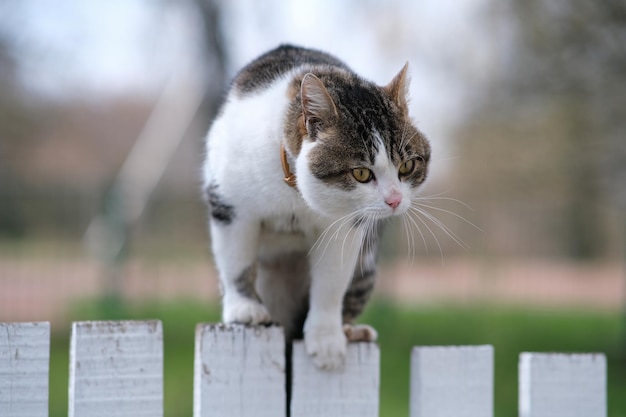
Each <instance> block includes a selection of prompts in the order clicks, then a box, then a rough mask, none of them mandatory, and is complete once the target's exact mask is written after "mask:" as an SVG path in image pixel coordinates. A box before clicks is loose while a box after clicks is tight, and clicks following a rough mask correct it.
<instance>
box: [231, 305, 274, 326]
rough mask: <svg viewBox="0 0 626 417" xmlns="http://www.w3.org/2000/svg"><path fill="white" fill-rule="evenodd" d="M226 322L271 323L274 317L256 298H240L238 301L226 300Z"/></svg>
mask: <svg viewBox="0 0 626 417" xmlns="http://www.w3.org/2000/svg"><path fill="white" fill-rule="evenodd" d="M222 317H223V320H224V323H241V324H251V325H255V324H261V323H271V321H272V318H271V317H270V313H268V311H267V309H266V308H265V306H264V305H263V304H261V303H259V302H258V301H256V300H251V299H248V298H240V299H238V300H236V301H229V302H226V301H224V307H223V309H222Z"/></svg>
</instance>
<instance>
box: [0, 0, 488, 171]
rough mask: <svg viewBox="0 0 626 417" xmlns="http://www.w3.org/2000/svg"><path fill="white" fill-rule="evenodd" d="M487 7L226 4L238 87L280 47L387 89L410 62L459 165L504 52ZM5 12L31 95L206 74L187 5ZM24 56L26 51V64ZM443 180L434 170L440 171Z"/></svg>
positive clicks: (28, 1)
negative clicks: (464, 139)
mask: <svg viewBox="0 0 626 417" xmlns="http://www.w3.org/2000/svg"><path fill="white" fill-rule="evenodd" d="M488 2H489V0H465V1H463V2H457V1H453V0H444V1H438V0H426V1H420V2H415V1H410V0H388V1H384V2H383V1H373V0H368V1H356V0H346V1H341V2H332V1H328V0H317V1H316V0H300V1H297V2H296V1H285V0H266V1H264V2H258V1H255V0H231V1H228V2H222V7H223V12H224V20H223V23H222V24H223V28H222V29H223V33H224V36H225V40H226V42H227V45H228V52H229V56H230V57H231V59H232V62H231V63H230V65H229V67H228V71H229V73H230V75H231V76H232V75H233V74H234V73H235V72H236V71H237V70H238V69H239V68H240V67H241V66H243V65H245V63H246V62H248V61H250V60H252V59H253V58H255V57H256V56H258V55H259V54H261V53H263V52H265V51H266V50H268V49H271V48H273V47H275V46H276V45H278V44H280V43H285V42H289V43H296V44H300V45H303V46H309V47H315V48H318V49H322V50H326V51H328V52H330V53H333V54H335V55H336V56H338V57H339V58H341V59H342V60H344V61H345V62H346V63H347V64H348V65H349V66H350V67H352V68H353V69H354V70H355V71H356V72H357V73H359V74H361V75H363V76H365V77H366V78H369V79H371V80H373V81H375V82H377V83H378V84H386V83H388V82H389V81H390V80H391V79H392V78H393V76H394V75H395V74H396V73H397V72H398V71H399V70H400V68H402V66H403V65H404V63H405V62H407V61H408V62H409V69H410V76H411V88H410V97H411V101H410V103H411V114H412V115H413V118H414V119H415V121H416V122H417V123H418V126H419V127H420V128H421V129H422V130H423V131H424V132H425V133H426V135H427V136H429V137H430V138H431V141H433V142H435V143H440V146H436V145H435V146H434V148H435V150H437V148H439V149H440V150H441V151H443V152H440V154H439V160H440V161H443V162H444V163H443V165H445V161H446V160H449V159H451V158H454V157H455V156H454V154H453V149H452V147H451V146H450V143H451V142H452V141H451V140H450V135H452V134H453V128H454V126H455V124H456V123H457V122H458V121H459V120H460V119H461V118H462V117H463V116H464V109H466V108H467V106H468V103H469V102H471V100H472V97H473V95H474V94H476V91H477V90H479V89H480V86H481V85H483V84H484V83H485V82H486V81H487V80H488V79H489V77H490V76H491V72H492V70H493V65H494V62H495V59H494V57H493V51H494V50H495V49H497V48H494V42H497V40H496V39H494V37H493V36H490V33H489V29H490V28H489V27H485V24H484V23H485V21H484V19H483V18H482V17H481V12H482V11H483V10H484V9H485V7H486V6H487V5H488V4H489V3H488ZM19 5H20V6H18V7H16V6H15V5H14V6H13V10H11V9H10V6H8V7H9V9H8V11H9V13H7V6H6V4H5V6H2V7H3V8H4V9H5V10H4V11H3V10H1V9H0V13H3V14H4V18H0V30H1V31H4V32H6V31H8V32H9V33H11V34H12V35H13V36H14V37H15V39H17V41H18V43H17V44H18V45H24V47H23V48H22V50H23V51H24V53H23V56H21V57H20V56H18V58H20V62H21V63H22V65H21V67H20V68H21V69H22V71H21V75H22V80H23V83H24V84H25V85H26V86H27V87H28V88H29V89H31V90H33V91H36V92H38V93H40V94H43V95H47V96H50V97H57V98H61V99H63V98H64V97H73V96H75V95H76V94H78V95H88V96H95V97H97V96H98V95H104V96H107V95H116V94H134V93H136V94H153V93H155V92H158V91H159V90H160V89H162V88H163V85H164V83H165V82H166V80H167V79H168V77H169V76H170V74H172V73H175V72H176V71H178V70H179V69H180V67H193V66H201V65H202V64H201V63H200V64H198V61H197V59H198V56H199V54H198V51H199V48H200V46H199V43H198V41H197V40H198V39H199V37H200V36H201V26H200V22H199V20H198V18H197V15H196V13H195V10H194V9H193V7H191V6H190V3H189V2H186V1H177V2H172V1H159V2H157V1H154V0H108V1H106V2H97V3H96V2H95V1H85V0H63V1H61V2H42V1H39V0H22V2H20V3H19ZM19 51H20V48H18V54H19ZM434 168H435V169H436V167H434Z"/></svg>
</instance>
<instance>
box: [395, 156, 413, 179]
mask: <svg viewBox="0 0 626 417" xmlns="http://www.w3.org/2000/svg"><path fill="white" fill-rule="evenodd" d="M413 169H415V160H414V159H409V160H408V161H406V162H405V163H403V164H402V165H400V169H399V170H398V172H399V173H400V175H409V174H410V173H411V172H413Z"/></svg>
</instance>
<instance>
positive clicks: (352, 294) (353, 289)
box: [342, 246, 378, 342]
mask: <svg viewBox="0 0 626 417" xmlns="http://www.w3.org/2000/svg"><path fill="white" fill-rule="evenodd" d="M375 249H376V248H375V246H365V247H364V249H363V250H362V251H361V253H360V256H359V262H358V263H357V266H356V268H355V271H354V275H353V276H352V281H351V282H350V286H349V287H348V290H347V291H346V294H345V295H344V297H343V309H342V316H343V323H344V324H343V332H344V333H345V335H346V338H347V339H348V342H374V341H376V339H377V338H378V333H377V332H376V330H375V329H374V328H373V327H372V326H370V325H367V324H353V322H354V320H356V318H357V317H358V316H359V315H360V314H361V312H362V311H363V309H364V308H365V305H366V304H367V302H368V301H369V299H370V296H371V295H372V291H373V289H374V282H375V281H376V253H375Z"/></svg>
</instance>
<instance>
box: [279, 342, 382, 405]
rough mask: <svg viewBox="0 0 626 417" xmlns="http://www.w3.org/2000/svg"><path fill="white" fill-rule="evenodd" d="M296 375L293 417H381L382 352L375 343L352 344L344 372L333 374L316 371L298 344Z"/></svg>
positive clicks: (296, 350)
mask: <svg viewBox="0 0 626 417" xmlns="http://www.w3.org/2000/svg"><path fill="white" fill-rule="evenodd" d="M292 373H293V377H292V397H291V415H292V416H294V417H295V416H297V417H309V416H315V417H318V416H324V417H335V416H342V417H352V416H359V417H369V416H372V417H376V416H378V404H379V386H380V351H379V349H378V345H376V344H375V343H350V344H348V351H347V354H346V362H345V365H344V368H342V369H340V370H337V371H332V372H331V371H323V370H320V369H318V368H316V367H315V365H314V364H313V361H312V360H311V358H310V357H309V356H308V355H307V353H306V351H305V347H304V344H303V342H295V343H294V345H293V356H292Z"/></svg>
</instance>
